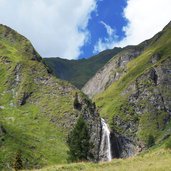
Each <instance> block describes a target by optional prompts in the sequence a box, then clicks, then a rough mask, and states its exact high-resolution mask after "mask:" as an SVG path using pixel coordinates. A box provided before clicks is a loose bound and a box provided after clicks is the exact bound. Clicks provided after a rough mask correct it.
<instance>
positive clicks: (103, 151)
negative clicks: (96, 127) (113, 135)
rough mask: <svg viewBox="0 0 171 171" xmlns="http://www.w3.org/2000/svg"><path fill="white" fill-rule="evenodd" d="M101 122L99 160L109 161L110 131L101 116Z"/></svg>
mask: <svg viewBox="0 0 171 171" xmlns="http://www.w3.org/2000/svg"><path fill="white" fill-rule="evenodd" d="M101 124H102V138H101V145H100V160H101V161H111V160H112V154H111V144H110V131H109V128H108V126H107V124H106V122H105V120H104V119H103V118H101Z"/></svg>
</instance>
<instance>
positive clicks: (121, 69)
mask: <svg viewBox="0 0 171 171" xmlns="http://www.w3.org/2000/svg"><path fill="white" fill-rule="evenodd" d="M170 47H171V22H170V23H169V24H168V25H167V26H166V27H165V28H164V29H163V31H161V32H159V33H158V34H157V35H155V36H154V37H153V38H152V39H150V40H147V41H145V42H143V43H141V44H140V45H138V46H129V47H126V48H124V50H123V51H122V52H120V53H119V54H117V55H116V56H115V57H114V58H112V59H111V60H110V61H109V62H108V63H107V64H106V65H105V66H104V67H103V68H102V69H101V70H100V71H99V72H98V73H97V74H96V75H95V76H94V77H93V78H92V79H91V80H90V81H89V82H88V83H87V84H86V85H85V87H84V88H83V92H84V93H86V94H87V95H89V96H90V97H93V99H94V101H95V102H96V105H97V106H98V107H99V108H100V113H101V114H102V116H103V117H105V118H108V121H109V122H110V126H111V129H112V131H113V133H112V137H111V140H112V142H113V145H112V148H113V151H115V154H117V156H118V157H127V156H131V155H133V154H136V153H138V152H140V151H142V150H143V149H144V148H146V147H148V146H149V144H148V143H149V140H150V139H153V141H155V143H156V144H158V143H159V142H160V141H162V140H163V139H166V138H168V137H169V136H170V135H171V131H170V130H171V122H170V119H171V48H170ZM153 144H154V142H153Z"/></svg>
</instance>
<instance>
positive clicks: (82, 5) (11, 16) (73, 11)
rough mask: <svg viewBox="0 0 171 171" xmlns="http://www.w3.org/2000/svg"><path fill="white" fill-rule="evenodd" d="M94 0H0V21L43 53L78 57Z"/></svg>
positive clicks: (94, 7) (85, 38)
mask: <svg viewBox="0 0 171 171" xmlns="http://www.w3.org/2000/svg"><path fill="white" fill-rule="evenodd" d="M94 10H96V0H79V1H78V0H28V1H26V0H20V1H19V0H0V23H2V24H6V25H8V26H10V27H12V28H14V29H15V30H17V31H18V32H19V33H21V34H23V35H25V36H26V37H27V38H28V39H30V40H31V41H32V43H33V45H34V46H35V48H36V49H37V50H38V52H39V53H40V54H41V55H42V56H60V57H66V58H68V59H71V58H77V57H78V56H79V55H80V53H81V51H80V48H81V47H82V46H83V45H84V44H85V42H86V41H87V39H88V37H89V32H88V30H87V29H86V27H87V24H88V21H89V19H90V15H91V12H92V11H94Z"/></svg>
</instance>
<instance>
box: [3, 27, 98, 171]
mask: <svg viewBox="0 0 171 171" xmlns="http://www.w3.org/2000/svg"><path fill="white" fill-rule="evenodd" d="M76 92H77V93H78V98H79V99H78V100H79V103H80V104H79V105H80V107H79V110H77V109H75V108H74V106H73V103H74V97H75V93H76ZM80 115H83V117H84V118H85V121H86V123H87V125H88V128H89V131H90V135H91V138H90V141H91V143H92V144H93V147H92V149H91V157H93V159H94V160H98V147H99V143H100V132H101V122H100V117H99V115H98V113H97V111H96V108H95V106H94V105H93V104H91V102H90V101H89V100H88V99H87V98H86V97H85V96H84V95H83V94H82V93H81V92H80V91H79V90H77V89H76V88H75V87H74V86H72V85H70V84H69V83H67V82H64V81H61V80H59V79H57V78H55V77H54V76H52V75H51V74H50V73H48V68H46V66H45V65H44V64H43V63H42V58H41V57H40V56H39V55H38V54H37V52H36V51H35V50H34V48H33V47H32V45H31V43H30V42H29V41H28V40H27V39H26V38H24V37H23V36H21V35H19V34H18V33H17V32H15V31H14V30H12V29H10V28H8V27H6V26H3V25H0V170H1V169H2V168H4V169H6V170H11V167H12V166H13V163H14V161H15V159H16V156H19V157H20V158H21V160H22V163H23V167H24V168H39V167H42V166H44V165H51V164H56V163H65V162H66V161H67V157H68V156H67V150H68V148H67V145H66V137H67V135H68V132H69V131H70V130H71V129H72V128H73V126H74V125H75V123H76V121H77V119H78V117H79V116H80Z"/></svg>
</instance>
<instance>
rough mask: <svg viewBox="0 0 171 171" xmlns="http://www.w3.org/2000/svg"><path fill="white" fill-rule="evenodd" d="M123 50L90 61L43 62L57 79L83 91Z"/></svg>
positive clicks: (48, 59)
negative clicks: (88, 82)
mask: <svg viewBox="0 0 171 171" xmlns="http://www.w3.org/2000/svg"><path fill="white" fill-rule="evenodd" d="M121 50H122V49H121V48H114V49H112V50H106V51H103V52H101V53H99V54H98V55H96V56H93V57H91V58H89V59H80V60H66V59H61V58H44V59H43V61H44V62H45V63H46V64H47V65H48V66H49V67H50V68H51V69H52V71H53V73H54V74H55V75H56V76H57V77H59V78H61V79H63V80H67V81H69V82H71V83H72V84H73V85H75V86H76V87H78V88H80V89H81V88H82V87H83V86H84V84H85V83H86V82H87V81H88V80H89V79H90V78H91V77H92V76H93V75H94V74H95V73H96V72H97V71H98V70H99V69H100V68H102V67H103V66H104V65H105V64H106V63H107V62H108V61H109V60H110V59H111V58H112V57H113V56H114V55H116V54H117V53H119V52H120V51H121Z"/></svg>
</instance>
